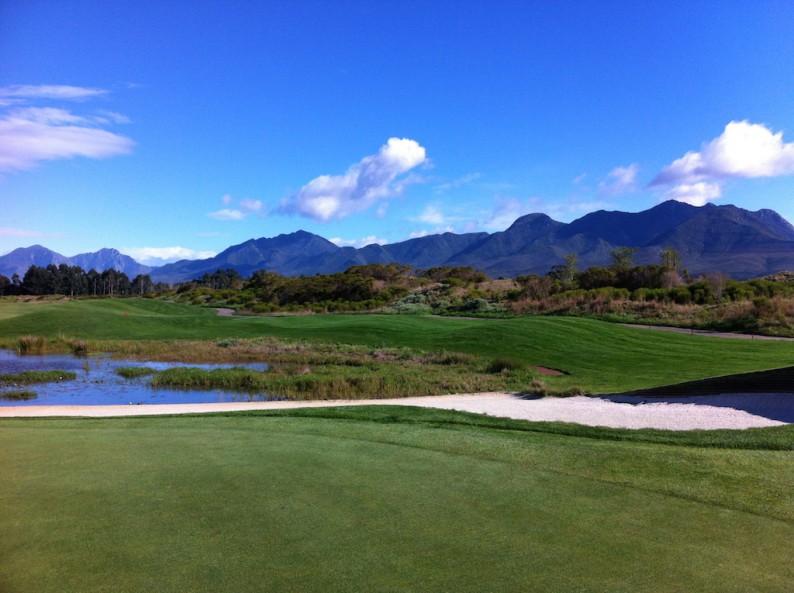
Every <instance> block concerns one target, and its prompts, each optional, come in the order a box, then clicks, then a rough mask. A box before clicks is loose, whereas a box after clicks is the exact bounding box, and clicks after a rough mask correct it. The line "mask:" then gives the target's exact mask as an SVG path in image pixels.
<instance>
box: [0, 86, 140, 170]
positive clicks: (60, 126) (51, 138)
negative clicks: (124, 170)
mask: <svg viewBox="0 0 794 593" xmlns="http://www.w3.org/2000/svg"><path fill="white" fill-rule="evenodd" d="M106 92H107V91H104V90H102V89H84V88H80V87H67V86H39V87H32V86H13V87H5V88H2V89H0V97H14V98H15V99H13V100H6V101H4V102H0V107H4V108H6V109H5V111H4V112H0V172H2V171H15V170H27V169H33V168H35V167H37V166H38V165H39V164H40V163H41V162H42V161H48V160H58V159H69V158H74V157H85V158H92V159H100V158H108V157H113V156H120V155H125V154H129V153H131V152H132V149H133V146H134V145H135V143H134V142H133V141H132V140H131V139H129V138H127V137H125V136H121V135H119V134H115V133H113V132H109V131H107V130H104V129H102V126H104V125H107V124H109V123H113V122H119V121H121V120H122V119H123V118H124V116H122V115H120V114H114V116H113V117H112V118H109V117H108V115H107V112H105V113H104V115H99V116H97V115H78V114H75V113H73V112H72V111H69V110H67V109H62V108H57V107H29V106H20V105H19V104H20V103H24V99H30V98H37V99H42V98H43V99H51V100H54V99H64V98H65V99H84V98H90V97H94V96H96V95H100V94H104V93H106ZM12 105H13V106H15V107H14V108H13V109H9V108H10V107H11V106H12ZM111 119H112V120H113V122H111Z"/></svg>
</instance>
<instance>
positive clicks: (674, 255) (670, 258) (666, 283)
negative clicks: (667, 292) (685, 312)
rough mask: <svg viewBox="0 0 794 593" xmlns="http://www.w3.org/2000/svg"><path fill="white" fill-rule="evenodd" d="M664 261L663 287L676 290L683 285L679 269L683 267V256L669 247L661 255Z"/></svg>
mask: <svg viewBox="0 0 794 593" xmlns="http://www.w3.org/2000/svg"><path fill="white" fill-rule="evenodd" d="M659 257H660V258H661V260H662V270H663V272H662V287H663V288H674V287H676V286H680V285H681V284H682V282H683V281H682V280H681V275H680V274H679V273H678V268H679V266H680V265H681V256H680V255H678V252H677V251H676V250H675V249H673V248H672V247H667V248H666V249H665V250H664V251H662V252H661V253H660V254H659Z"/></svg>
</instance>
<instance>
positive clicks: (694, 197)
mask: <svg viewBox="0 0 794 593" xmlns="http://www.w3.org/2000/svg"><path fill="white" fill-rule="evenodd" d="M791 174H794V143H791V142H789V143H785V142H783V132H777V133H775V132H773V131H772V130H770V129H769V128H767V127H766V126H764V125H762V124H752V123H750V122H748V121H732V122H730V123H729V124H728V125H727V126H725V130H724V131H723V133H722V134H720V135H719V136H718V137H716V138H714V139H713V140H711V141H710V142H707V143H704V144H703V146H702V147H701V149H700V151H698V152H694V151H692V152H687V153H686V154H685V155H684V156H682V157H681V158H679V159H676V160H675V161H673V162H672V163H671V164H670V165H668V166H666V167H664V168H663V169H662V170H661V171H660V172H659V174H658V175H657V176H656V177H655V178H654V180H653V181H651V187H660V186H672V187H671V188H670V189H669V190H667V191H666V192H665V194H664V196H663V199H674V200H679V201H682V202H687V203H689V204H693V205H703V204H705V203H707V202H709V201H711V200H715V199H717V198H719V197H720V196H721V195H722V187H723V185H724V184H725V182H726V181H728V180H730V179H737V178H744V179H749V178H756V177H779V176H783V175H791Z"/></svg>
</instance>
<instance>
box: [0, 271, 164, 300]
mask: <svg viewBox="0 0 794 593" xmlns="http://www.w3.org/2000/svg"><path fill="white" fill-rule="evenodd" d="M168 289H169V286H168V284H165V283H162V282H153V281H152V279H151V278H150V277H149V275H148V274H139V275H138V276H135V278H133V279H132V280H130V278H129V276H127V275H126V274H125V273H124V272H119V271H118V270H114V269H109V270H105V271H104V272H97V271H96V270H94V269H91V270H89V271H87V272H86V271H85V270H83V269H82V268H81V267H80V266H69V265H67V264H61V265H59V266H56V265H55V264H50V265H48V266H46V267H42V266H35V265H34V266H30V267H29V268H28V271H27V272H25V275H24V276H23V277H22V278H20V277H19V275H18V274H14V275H13V276H12V277H11V278H8V277H6V276H2V275H0V295H6V296H8V295H33V296H42V295H63V296H69V297H78V296H97V297H98V296H131V295H144V294H148V293H152V292H158V291H163V290H168Z"/></svg>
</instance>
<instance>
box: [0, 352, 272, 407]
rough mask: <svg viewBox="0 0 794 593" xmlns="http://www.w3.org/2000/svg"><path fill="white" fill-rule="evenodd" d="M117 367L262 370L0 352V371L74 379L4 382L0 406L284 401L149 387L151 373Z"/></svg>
mask: <svg viewBox="0 0 794 593" xmlns="http://www.w3.org/2000/svg"><path fill="white" fill-rule="evenodd" d="M120 367H146V368H150V369H154V370H155V371H162V370H166V369H169V368H173V367H194V368H202V369H224V368H233V367H242V368H246V369H252V370H256V371H266V370H267V368H268V365H267V364H266V363H254V364H185V363H171V362H149V361H140V360H123V359H116V358H111V357H110V356H108V355H93V356H79V357H78V356H73V355H70V354H41V355H36V354H25V355H19V354H17V353H16V352H13V351H10V350H0V374H10V373H21V372H24V371H47V370H62V371H70V372H72V373H75V374H76V375H77V378H76V379H74V380H70V381H62V382H57V383H32V384H25V385H9V384H6V383H0V406H81V405H85V406H101V405H126V404H133V405H135V404H187V403H215V402H238V401H273V400H279V399H284V398H281V397H273V396H271V395H270V394H267V393H246V392H239V391H224V390H219V389H171V388H162V387H158V388H156V389H155V388H153V387H152V385H151V377H150V376H143V377H136V378H133V379H125V378H123V377H121V376H120V375H118V374H117V373H116V370H117V369H119V368H120ZM20 389H24V390H25V391H31V392H33V393H35V397H33V398H32V399H24V400H19V399H10V398H9V397H8V396H6V397H4V394H8V393H10V392H12V391H19V390H20Z"/></svg>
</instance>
